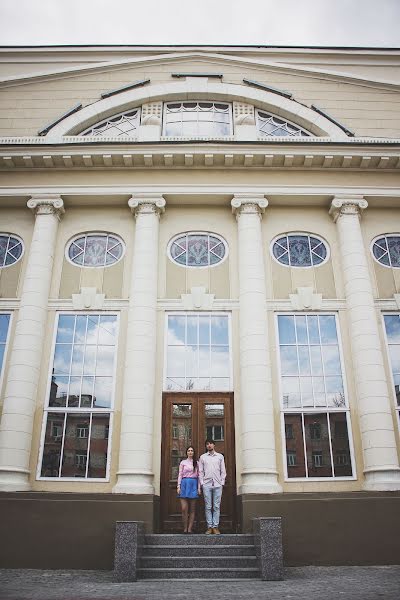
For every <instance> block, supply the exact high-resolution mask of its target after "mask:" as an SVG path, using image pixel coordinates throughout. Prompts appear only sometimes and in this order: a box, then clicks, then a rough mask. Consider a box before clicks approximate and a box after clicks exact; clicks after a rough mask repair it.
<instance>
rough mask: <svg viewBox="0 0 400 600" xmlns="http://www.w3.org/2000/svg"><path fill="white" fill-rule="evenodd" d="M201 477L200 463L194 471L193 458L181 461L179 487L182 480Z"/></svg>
mask: <svg viewBox="0 0 400 600" xmlns="http://www.w3.org/2000/svg"><path fill="white" fill-rule="evenodd" d="M198 476H199V466H198V463H197V465H196V468H195V469H193V460H192V459H191V458H185V459H184V460H182V461H181V463H180V465H179V474H178V485H181V481H182V479H185V478H186V477H198Z"/></svg>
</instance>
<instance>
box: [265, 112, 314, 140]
mask: <svg viewBox="0 0 400 600" xmlns="http://www.w3.org/2000/svg"><path fill="white" fill-rule="evenodd" d="M256 121H257V131H258V135H260V136H262V137H268V136H284V137H309V136H310V133H308V132H307V131H305V130H304V129H302V128H301V127H299V126H298V125H295V124H294V123H291V122H290V121H286V119H281V118H279V117H277V116H275V115H271V114H270V113H267V112H264V111H263V110H257V111H256Z"/></svg>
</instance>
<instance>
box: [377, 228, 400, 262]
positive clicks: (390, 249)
mask: <svg viewBox="0 0 400 600" xmlns="http://www.w3.org/2000/svg"><path fill="white" fill-rule="evenodd" d="M372 252H373V255H374V258H375V259H376V260H377V261H378V262H379V263H380V264H381V265H384V266H385V267H393V268H395V269H399V268H400V235H385V236H384V237H381V238H379V239H377V240H375V242H374V244H373V247H372Z"/></svg>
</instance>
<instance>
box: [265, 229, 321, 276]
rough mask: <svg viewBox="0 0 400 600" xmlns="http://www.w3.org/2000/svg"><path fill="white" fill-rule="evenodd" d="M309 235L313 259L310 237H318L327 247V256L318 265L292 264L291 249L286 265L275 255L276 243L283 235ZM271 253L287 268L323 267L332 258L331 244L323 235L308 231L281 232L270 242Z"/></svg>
mask: <svg viewBox="0 0 400 600" xmlns="http://www.w3.org/2000/svg"><path fill="white" fill-rule="evenodd" d="M297 235H299V236H303V237H304V236H307V237H308V245H309V248H310V256H311V261H312V251H311V245H310V237H313V238H316V239H317V240H320V242H322V243H323V244H324V246H325V248H326V257H325V258H324V260H323V261H322V262H320V263H319V264H318V265H313V264H311V265H308V266H298V265H292V264H290V251H289V250H288V256H289V264H288V265H285V264H284V263H282V262H280V261H279V260H278V259H277V258H276V257H275V255H274V244H275V243H276V242H277V241H278V240H279V239H281V238H283V237H285V236H286V237H287V238H289V237H290V236H297ZM269 253H270V256H271V257H272V259H273V260H274V261H275V262H276V263H277V264H278V265H280V266H281V267H285V268H286V269H318V267H322V266H323V265H325V264H326V263H327V262H328V261H329V260H330V258H331V250H330V245H329V244H328V242H327V241H326V240H325V239H324V238H323V237H321V236H320V235H318V234H315V233H310V232H307V231H290V232H287V233H280V234H279V235H276V236H275V237H274V238H273V239H272V240H271V242H270V244H269Z"/></svg>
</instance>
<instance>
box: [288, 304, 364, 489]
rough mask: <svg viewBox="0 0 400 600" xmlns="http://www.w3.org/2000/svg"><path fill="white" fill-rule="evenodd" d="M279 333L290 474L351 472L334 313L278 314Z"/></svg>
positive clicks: (308, 475)
mask: <svg viewBox="0 0 400 600" xmlns="http://www.w3.org/2000/svg"><path fill="white" fill-rule="evenodd" d="M278 336H279V353H280V374H281V405H282V415H283V421H284V428H285V436H284V437H285V443H286V456H287V474H288V477H289V478H296V477H300V478H303V477H306V478H315V477H351V476H352V474H353V471H352V461H351V453H350V441H349V422H350V420H349V414H348V413H349V411H348V404H347V400H346V395H345V390H344V384H343V370H342V364H341V357H340V348H339V340H338V334H337V325H336V317H335V315H303V314H301V315H299V314H296V315H293V314H292V315H279V316H278Z"/></svg>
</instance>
